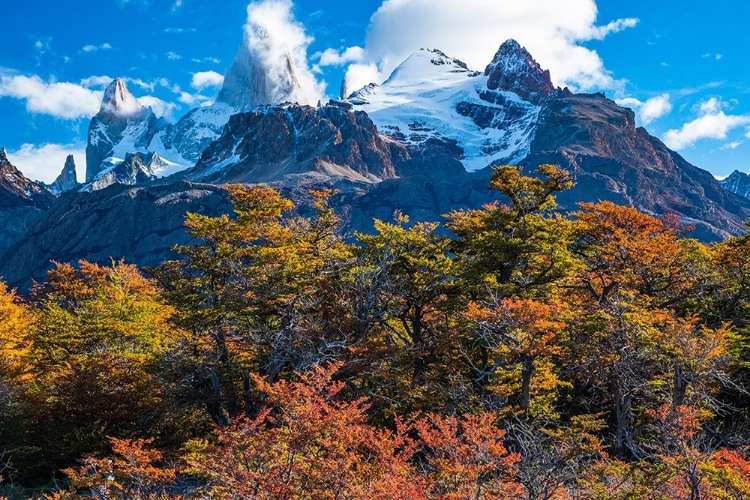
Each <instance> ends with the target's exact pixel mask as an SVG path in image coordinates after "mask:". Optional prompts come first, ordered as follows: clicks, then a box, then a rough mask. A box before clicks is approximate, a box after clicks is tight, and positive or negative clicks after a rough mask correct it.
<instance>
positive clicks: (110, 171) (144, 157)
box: [83, 153, 173, 191]
mask: <svg viewBox="0 0 750 500" xmlns="http://www.w3.org/2000/svg"><path fill="white" fill-rule="evenodd" d="M172 166H173V164H171V163H170V162H168V161H166V160H164V159H163V158H161V157H160V156H159V155H158V154H156V153H127V154H126V155H125V159H124V160H122V161H119V160H116V159H113V161H111V163H110V164H109V165H108V166H105V168H104V169H103V170H101V171H100V172H99V173H98V174H96V177H94V178H93V179H92V180H91V182H89V183H88V184H86V185H85V186H84V187H83V190H84V191H98V190H100V189H104V188H106V187H109V186H111V185H112V184H125V185H134V184H143V183H146V182H149V181H153V180H154V179H156V178H157V177H160V176H162V175H163V173H164V172H165V171H168V170H169V168H170V167H172Z"/></svg>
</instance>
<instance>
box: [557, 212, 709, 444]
mask: <svg viewBox="0 0 750 500" xmlns="http://www.w3.org/2000/svg"><path fill="white" fill-rule="evenodd" d="M574 215H575V218H576V225H575V228H576V235H577V237H576V243H575V245H574V246H573V252H574V254H575V255H576V256H577V258H578V259H579V260H580V261H581V263H582V266H581V267H580V268H579V270H578V272H577V273H575V274H574V275H573V276H572V277H571V279H569V280H567V282H566V284H565V287H566V289H567V290H568V291H569V296H568V301H569V303H570V304H571V306H572V308H573V309H574V310H575V311H576V313H575V316H576V318H577V319H576V322H575V323H576V324H575V325H574V330H575V335H574V337H573V338H572V341H573V343H574V345H576V346H577V347H578V349H577V352H578V354H579V356H580V357H579V359H578V361H577V362H576V363H575V364H576V365H577V367H578V368H577V369H576V372H577V373H576V375H575V376H576V378H577V381H578V383H579V386H580V390H583V391H589V394H591V393H592V391H593V392H595V393H601V394H605V395H607V397H608V398H609V401H610V402H611V410H612V417H613V419H612V420H613V424H614V444H615V450H616V451H617V453H619V454H622V455H625V454H631V455H635V456H638V455H639V453H638V451H637V444H636V442H635V436H634V434H633V432H634V426H635V420H634V418H635V414H634V408H635V407H636V406H638V405H642V404H644V403H646V402H647V401H648V398H649V397H650V395H649V393H650V391H651V390H652V386H651V384H652V382H653V381H654V380H655V379H657V378H658V377H659V376H660V374H661V372H662V366H661V365H660V363H661V361H662V355H663V354H664V353H663V352H662V351H661V347H662V342H663V341H664V339H665V338H666V337H668V336H669V335H668V333H667V332H673V331H674V325H675V318H674V311H675V310H676V309H678V308H679V306H680V304H681V302H682V301H685V300H687V299H688V298H689V297H691V296H692V295H693V293H697V292H698V291H699V290H700V286H701V283H700V282H696V279H697V278H698V277H699V276H700V273H696V272H694V271H695V269H696V268H700V267H701V266H704V265H705V264H706V261H705V258H706V253H705V252H704V249H703V248H702V247H701V246H700V245H699V244H696V243H695V242H693V241H691V240H685V239H681V238H680V236H679V227H678V225H677V221H676V220H674V219H670V218H667V219H657V218H655V217H652V216H649V215H646V214H643V213H641V212H639V211H638V210H636V209H635V208H629V207H621V206H617V205H614V204H612V203H609V202H601V203H597V204H581V210H580V211H579V212H577V213H575V214H574ZM669 373H670V375H671V374H672V373H673V371H672V370H670V371H669ZM595 406H596V408H593V409H594V411H600V410H601V409H603V408H604V407H603V406H601V405H595Z"/></svg>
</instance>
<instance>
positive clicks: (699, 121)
mask: <svg viewBox="0 0 750 500" xmlns="http://www.w3.org/2000/svg"><path fill="white" fill-rule="evenodd" d="M725 107H726V103H724V102H722V101H721V100H719V99H717V98H715V97H712V98H711V99H708V100H706V101H703V102H701V103H700V104H699V105H698V107H697V108H696V111H697V112H698V114H699V116H698V118H696V119H695V120H693V121H691V122H688V123H686V124H684V125H683V126H682V128H680V129H672V130H668V131H667V132H666V133H665V134H664V143H665V144H666V145H667V146H669V147H670V148H672V149H675V150H681V149H685V148H688V147H691V146H694V145H695V143H696V142H698V141H699V140H701V139H719V140H725V139H726V138H727V135H728V134H729V132H730V131H732V130H734V129H735V128H737V127H741V126H743V125H748V124H750V115H727V114H726V113H724V108H725Z"/></svg>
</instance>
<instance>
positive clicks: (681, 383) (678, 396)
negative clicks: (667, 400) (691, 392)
mask: <svg viewBox="0 0 750 500" xmlns="http://www.w3.org/2000/svg"><path fill="white" fill-rule="evenodd" d="M687 387H688V381H687V380H686V379H685V377H684V376H683V374H682V367H681V366H680V365H676V366H675V367H674V386H673V387H672V408H677V407H678V406H682V405H683V404H684V403H685V393H686V392H687Z"/></svg>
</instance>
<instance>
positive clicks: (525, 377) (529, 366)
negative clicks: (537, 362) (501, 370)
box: [521, 356, 536, 413]
mask: <svg viewBox="0 0 750 500" xmlns="http://www.w3.org/2000/svg"><path fill="white" fill-rule="evenodd" d="M535 369H536V367H535V366H534V358H532V357H531V356H524V357H523V358H522V366H521V409H522V410H523V411H524V413H526V412H527V411H528V410H529V402H530V401H531V377H532V376H533V375H534V370H535Z"/></svg>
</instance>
